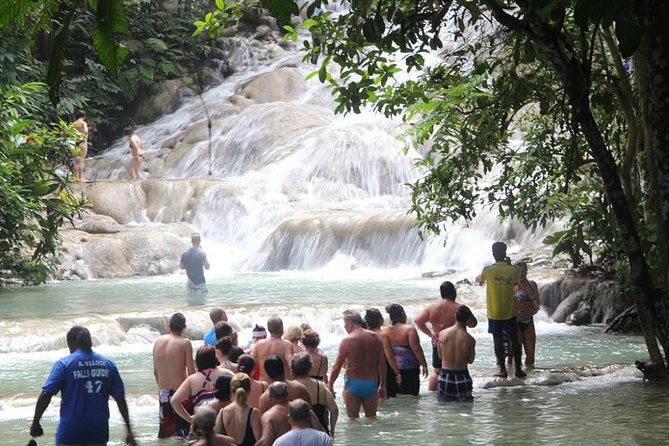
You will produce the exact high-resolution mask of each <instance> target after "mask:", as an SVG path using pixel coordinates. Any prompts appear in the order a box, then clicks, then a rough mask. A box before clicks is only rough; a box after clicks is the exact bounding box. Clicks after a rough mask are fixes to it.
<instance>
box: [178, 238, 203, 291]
mask: <svg viewBox="0 0 669 446" xmlns="http://www.w3.org/2000/svg"><path fill="white" fill-rule="evenodd" d="M190 241H191V243H192V244H193V246H192V247H191V248H190V249H189V250H188V251H186V252H184V253H183V254H181V261H180V262H179V266H180V267H181V269H185V270H186V276H188V289H189V290H192V291H195V292H199V293H206V292H207V283H206V282H207V281H206V280H205V279H204V270H205V269H207V270H208V269H209V262H208V261H207V254H205V253H204V251H203V250H202V248H200V234H198V233H194V234H192V235H191V236H190Z"/></svg>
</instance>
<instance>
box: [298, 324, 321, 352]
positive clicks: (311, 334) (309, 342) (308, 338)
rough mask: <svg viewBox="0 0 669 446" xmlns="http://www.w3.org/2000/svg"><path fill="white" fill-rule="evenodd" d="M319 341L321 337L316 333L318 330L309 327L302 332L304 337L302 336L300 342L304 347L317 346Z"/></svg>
mask: <svg viewBox="0 0 669 446" xmlns="http://www.w3.org/2000/svg"><path fill="white" fill-rule="evenodd" d="M320 343H321V337H320V336H319V335H318V332H317V331H315V330H312V329H311V328H309V329H308V330H306V331H305V332H304V337H303V338H302V344H304V346H305V347H306V348H317V347H318V346H319V344H320Z"/></svg>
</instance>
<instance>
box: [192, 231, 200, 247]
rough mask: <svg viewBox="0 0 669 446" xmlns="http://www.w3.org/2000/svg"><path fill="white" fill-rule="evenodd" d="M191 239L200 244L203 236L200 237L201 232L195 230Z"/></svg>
mask: <svg viewBox="0 0 669 446" xmlns="http://www.w3.org/2000/svg"><path fill="white" fill-rule="evenodd" d="M190 241H191V242H192V243H193V244H196V245H199V244H200V242H201V241H202V237H200V234H199V233H197V232H193V233H192V234H191V235H190Z"/></svg>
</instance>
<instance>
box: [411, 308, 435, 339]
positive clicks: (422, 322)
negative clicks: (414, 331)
mask: <svg viewBox="0 0 669 446" xmlns="http://www.w3.org/2000/svg"><path fill="white" fill-rule="evenodd" d="M429 320H430V307H427V308H426V309H424V310H423V311H421V312H420V314H419V315H418V316H416V317H415V319H414V320H413V322H414V324H416V327H418V329H419V330H420V331H422V332H423V333H425V334H426V335H427V336H428V337H429V338H430V339H432V330H430V329H429V328H427V321H429Z"/></svg>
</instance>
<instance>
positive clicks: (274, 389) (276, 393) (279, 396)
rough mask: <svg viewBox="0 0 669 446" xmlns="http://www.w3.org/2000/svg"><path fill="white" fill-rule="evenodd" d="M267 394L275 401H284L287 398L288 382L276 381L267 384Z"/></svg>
mask: <svg viewBox="0 0 669 446" xmlns="http://www.w3.org/2000/svg"><path fill="white" fill-rule="evenodd" d="M268 390H269V396H270V398H272V399H275V400H277V401H286V399H287V398H288V384H286V383H285V382H283V381H276V382H273V383H272V384H270V385H269V389H268Z"/></svg>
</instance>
